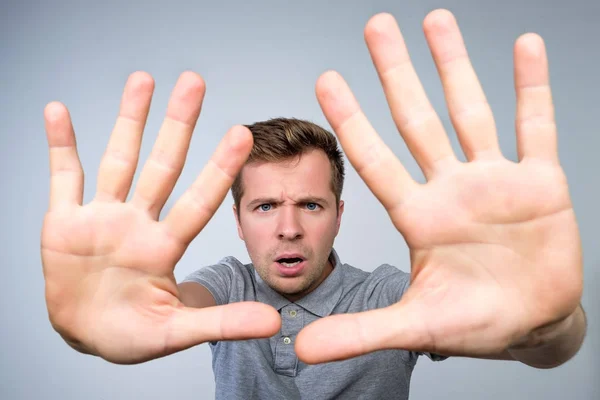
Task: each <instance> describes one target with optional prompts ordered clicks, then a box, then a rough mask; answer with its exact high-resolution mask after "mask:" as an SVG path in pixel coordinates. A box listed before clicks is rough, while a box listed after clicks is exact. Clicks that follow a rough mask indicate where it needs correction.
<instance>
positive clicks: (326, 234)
mask: <svg viewBox="0 0 600 400" xmlns="http://www.w3.org/2000/svg"><path fill="white" fill-rule="evenodd" d="M247 127H248V128H249V129H250V131H251V132H252V136H253V138H254V145H253V148H252V151H251V153H250V156H249V158H248V161H247V162H246V164H245V165H244V167H243V168H242V171H241V172H240V173H239V175H238V176H237V177H236V179H235V181H234V183H233V185H232V188H231V190H232V194H233V199H234V203H235V204H234V214H235V217H236V221H237V226H238V233H239V235H240V238H241V239H242V240H244V242H245V243H246V248H247V249H248V253H249V255H250V258H251V260H252V263H253V264H254V267H255V269H256V271H257V272H258V274H259V275H260V277H261V278H262V279H263V280H264V281H265V282H266V283H267V284H268V285H269V286H271V287H272V288H273V289H274V290H276V291H278V292H279V293H281V294H283V295H284V296H286V297H288V298H289V299H290V300H297V299H298V298H301V297H302V296H304V295H306V294H308V293H309V292H310V291H312V290H313V289H315V288H316V287H317V286H318V285H319V284H320V283H321V282H322V281H323V280H324V279H325V278H326V277H327V276H328V275H329V273H330V272H331V267H332V266H331V264H330V263H329V261H328V257H329V255H330V253H331V248H332V246H333V241H334V239H335V236H336V235H337V233H338V230H339V226H340V221H341V217H342V213H343V210H344V203H343V201H341V200H340V197H341V193H342V188H343V183H344V162H343V158H342V153H341V151H340V150H339V149H338V146H337V141H336V139H335V136H333V134H331V133H330V132H328V131H327V130H325V129H323V128H321V127H319V126H318V125H315V124H313V123H311V122H307V121H302V120H298V119H284V118H278V119H271V120H268V121H264V122H257V123H255V124H252V125H248V126H247Z"/></svg>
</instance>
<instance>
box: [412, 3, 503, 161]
mask: <svg viewBox="0 0 600 400" xmlns="http://www.w3.org/2000/svg"><path fill="white" fill-rule="evenodd" d="M423 28H424V31H425V36H426V38H427V42H428V43H429V47H430V49H431V52H432V55H433V59H434V61H435V65H436V67H437V70H438V73H439V74H440V77H441V80H442V86H443V88H444V93H445V96H446V102H447V104H448V111H449V113H450V119H451V120H452V124H453V125H454V128H455V129H456V132H457V135H458V139H459V141H460V144H461V146H462V149H463V151H464V154H465V156H466V158H467V160H474V159H476V158H482V157H483V158H486V159H491V158H498V157H501V152H500V146H499V144H498V138H497V136H496V125H495V122H494V116H493V114H492V111H491V109H490V106H489V104H488V102H487V100H486V98H485V94H484V93H483V89H482V88H481V85H480V83H479V80H478V79H477V75H476V74H475V71H474V70H473V66H472V65H471V62H470V60H469V56H468V54H467V49H466V48H465V44H464V41H463V38H462V36H461V33H460V30H459V28H458V25H457V23H456V19H455V18H454V16H453V15H452V14H451V13H450V12H449V11H447V10H436V11H433V12H431V13H430V14H429V15H428V16H427V17H426V18H425V21H424V23H423Z"/></svg>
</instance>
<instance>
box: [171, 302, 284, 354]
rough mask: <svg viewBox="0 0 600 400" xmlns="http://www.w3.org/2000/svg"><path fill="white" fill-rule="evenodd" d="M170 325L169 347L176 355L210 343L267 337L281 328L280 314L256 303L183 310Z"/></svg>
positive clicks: (178, 312) (178, 311) (177, 313)
mask: <svg viewBox="0 0 600 400" xmlns="http://www.w3.org/2000/svg"><path fill="white" fill-rule="evenodd" d="M170 322H171V325H170V326H169V336H168V342H167V343H166V346H167V348H168V349H171V350H172V352H175V351H178V350H183V349H186V348H189V347H192V346H195V345H197V344H200V343H206V342H210V341H220V340H246V339H258V338H267V337H271V336H273V335H275V334H276V333H277V332H278V331H279V330H280V329H281V318H280V316H279V313H278V312H277V311H276V310H275V309H274V308H273V307H271V306H268V305H266V304H261V303H255V302H241V303H236V304H228V305H224V306H216V307H207V308H201V309H198V308H181V309H179V310H177V312H176V313H175V314H174V316H173V318H172V319H171V320H170Z"/></svg>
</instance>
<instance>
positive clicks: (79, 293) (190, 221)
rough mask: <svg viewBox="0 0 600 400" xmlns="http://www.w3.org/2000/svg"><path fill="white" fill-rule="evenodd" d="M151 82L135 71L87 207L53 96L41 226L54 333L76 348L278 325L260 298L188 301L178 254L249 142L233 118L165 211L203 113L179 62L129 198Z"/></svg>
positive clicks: (222, 335)
mask: <svg viewBox="0 0 600 400" xmlns="http://www.w3.org/2000/svg"><path fill="white" fill-rule="evenodd" d="M153 87H154V84H153V81H152V78H151V77H149V76H148V75H147V74H145V73H134V74H132V75H131V76H130V78H129V80H128V82H127V84H126V86H125V90H124V93H123V98H122V102H121V107H120V114H119V118H118V119H117V123H116V125H115V128H114V130H113V133H112V135H111V139H110V142H109V145H108V147H107V151H106V153H105V155H104V157H103V160H102V163H101V165H100V171H99V174H98V184H97V194H96V197H95V198H94V200H93V201H92V202H91V203H89V204H87V205H85V206H82V199H83V171H82V169H81V163H80V162H79V157H78V154H77V150H76V143H75V134H74V132H73V127H72V125H71V121H70V117H69V115H68V111H67V110H66V109H65V107H64V106H63V105H61V104H56V103H51V104H49V105H48V106H47V107H46V115H45V117H46V130H47V133H48V142H49V146H50V170H51V180H50V205H49V210H48V212H47V214H46V217H45V220H44V226H43V231H42V249H41V251H42V263H43V267H44V277H45V281H46V304H47V308H48V313H49V317H50V321H51V322H52V324H53V327H54V328H55V330H56V331H57V332H59V333H60V334H61V335H62V336H63V338H64V339H65V340H66V341H67V342H68V343H69V344H70V345H71V346H73V347H74V348H76V349H78V350H80V351H82V352H86V353H91V354H95V355H98V356H100V357H102V358H104V359H106V360H108V361H112V362H116V363H137V362H142V361H147V360H150V359H154V358H158V357H162V356H165V355H168V354H171V353H174V352H176V351H180V350H184V349H186V348H189V347H191V346H194V345H197V344H200V343H204V342H207V341H216V340H231V339H247V338H256V337H268V336H271V335H273V334H274V333H275V332H276V331H277V330H278V329H279V325H280V323H281V322H280V318H279V315H278V314H277V311H275V309H273V308H272V307H269V306H267V305H264V304H259V303H250V302H247V303H238V304H229V305H224V306H213V307H210V306H209V305H210V304H212V303H210V304H209V303H206V304H204V303H202V305H201V306H200V307H199V308H191V307H185V306H184V305H183V304H182V303H181V301H180V300H179V297H178V295H179V293H178V286H177V284H176V282H175V278H174V274H173V272H174V268H175V264H176V263H177V262H178V261H179V259H180V258H181V256H182V255H183V252H184V251H185V249H186V248H187V246H188V245H189V243H190V242H191V241H192V240H193V238H194V237H196V235H197V234H198V233H199V232H200V231H201V230H202V229H203V227H204V226H205V225H206V223H207V222H208V221H209V220H210V218H211V217H212V215H213V213H214V212H215V211H216V209H217V208H218V207H219V205H220V203H221V202H222V201H223V198H224V197H225V195H226V194H227V190H228V189H229V187H230V186H231V183H232V181H233V177H234V176H235V175H236V174H237V173H238V171H239V170H240V169H241V167H242V165H243V164H244V162H245V160H246V159H247V157H248V154H249V152H250V149H251V147H252V136H251V134H250V132H249V131H248V130H247V129H246V128H243V127H234V128H233V129H231V130H230V131H229V132H228V134H227V135H226V136H225V138H224V139H223V140H222V141H221V143H220V144H219V146H218V148H217V149H216V151H215V152H214V154H213V156H212V158H211V160H210V161H209V163H208V164H207V165H206V167H205V168H204V169H203V171H202V172H201V174H200V175H199V176H198V178H197V179H196V181H195V182H194V183H193V184H192V186H191V187H190V188H189V189H188V190H187V191H186V192H185V193H184V194H183V195H182V197H181V198H180V199H178V200H177V201H176V203H175V205H174V206H173V208H172V209H171V210H170V211H169V213H168V214H167V215H166V217H165V218H164V219H163V220H162V221H159V215H160V212H161V209H162V207H163V206H164V204H165V203H166V200H167V198H168V197H169V195H170V194H171V191H172V190H173V187H174V186H175V183H176V181H177V178H178V177H179V174H180V173H181V171H182V168H183V164H184V160H185V155H186V153H187V150H188V146H189V142H190V138H191V135H192V131H193V129H194V126H195V122H196V119H197V118H198V115H199V113H200V107H201V104H202V99H203V96H204V83H203V81H202V79H201V78H200V77H199V76H197V75H196V74H193V73H189V72H186V73H183V74H182V75H181V77H180V79H179V81H178V82H177V85H176V86H175V89H174V91H173V93H172V95H171V99H170V101H169V106H168V108H167V116H166V118H165V121H164V123H163V125H162V127H161V131H160V132H159V135H158V139H157V141H156V144H155V146H154V149H153V151H152V154H151V156H150V158H149V159H148V161H147V162H146V163H145V165H144V168H143V169H142V172H141V175H140V178H139V180H138V183H137V185H136V189H135V191H134V192H133V195H132V197H131V200H130V201H128V202H126V198H127V195H128V193H129V191H130V187H131V184H132V180H133V175H134V173H135V169H136V164H137V159H138V156H139V150H140V143H141V136H142V132H143V129H144V125H145V121H146V118H147V115H148V110H149V106H150V99H151V97H152V91H153Z"/></svg>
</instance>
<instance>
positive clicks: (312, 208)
mask: <svg viewBox="0 0 600 400" xmlns="http://www.w3.org/2000/svg"><path fill="white" fill-rule="evenodd" d="M318 207H319V205H318V204H316V203H306V208H308V209H309V210H310V211H314V210H316V209H317V208H318Z"/></svg>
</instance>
